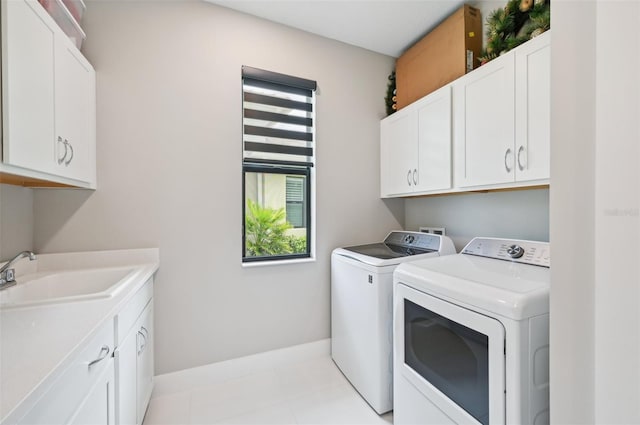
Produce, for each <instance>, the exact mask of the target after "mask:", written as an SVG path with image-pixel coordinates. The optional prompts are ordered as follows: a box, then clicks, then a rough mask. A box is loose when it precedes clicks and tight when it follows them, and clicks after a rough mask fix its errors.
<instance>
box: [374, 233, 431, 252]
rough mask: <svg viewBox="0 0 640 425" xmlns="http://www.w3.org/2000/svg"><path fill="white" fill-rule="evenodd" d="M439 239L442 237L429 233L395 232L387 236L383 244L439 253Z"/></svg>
mask: <svg viewBox="0 0 640 425" xmlns="http://www.w3.org/2000/svg"><path fill="white" fill-rule="evenodd" d="M441 238H442V236H440V235H433V234H430V233H422V232H400V231H395V232H391V233H389V234H388V235H387V237H386V238H385V240H384V243H386V244H390V245H397V246H402V247H405V248H418V249H423V250H430V251H439V250H440V244H441Z"/></svg>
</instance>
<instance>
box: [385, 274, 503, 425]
mask: <svg viewBox="0 0 640 425" xmlns="http://www.w3.org/2000/svg"><path fill="white" fill-rule="evenodd" d="M394 300H395V301H394V303H395V314H394V331H395V332H394V352H395V362H396V368H395V370H396V372H397V373H400V374H401V375H402V377H401V378H404V379H406V380H408V381H409V382H411V383H412V384H413V386H414V387H415V389H417V390H418V391H419V392H421V393H422V394H423V396H424V397H426V398H427V399H429V401H430V402H431V403H432V404H433V405H434V406H435V407H437V409H439V410H440V411H441V412H442V413H444V414H445V415H446V416H447V417H449V418H450V419H451V420H452V421H453V422H454V423H475V424H483V425H488V424H489V423H491V424H504V423H505V392H504V391H505V354H504V338H505V331H504V327H503V326H502V324H501V323H500V322H499V321H498V320H496V319H493V318H491V317H488V316H485V315H483V314H480V313H477V312H475V311H472V310H468V309H466V308H463V307H460V306H458V305H455V304H452V303H449V302H446V301H443V300H441V299H439V298H436V297H433V296H431V295H428V294H425V293H423V292H419V291H416V290H414V289H412V288H410V287H408V286H406V285H403V284H397V285H396V287H395V295H394Z"/></svg>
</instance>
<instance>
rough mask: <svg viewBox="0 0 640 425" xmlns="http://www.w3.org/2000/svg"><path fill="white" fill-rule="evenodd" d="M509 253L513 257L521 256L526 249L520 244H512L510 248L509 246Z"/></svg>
mask: <svg viewBox="0 0 640 425" xmlns="http://www.w3.org/2000/svg"><path fill="white" fill-rule="evenodd" d="M507 254H509V257H511V258H520V257H522V256H523V255H524V249H522V247H521V246H520V245H510V246H509V248H507Z"/></svg>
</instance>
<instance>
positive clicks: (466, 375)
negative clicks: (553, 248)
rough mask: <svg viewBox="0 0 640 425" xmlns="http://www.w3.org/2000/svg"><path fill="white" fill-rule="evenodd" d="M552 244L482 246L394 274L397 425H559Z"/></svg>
mask: <svg viewBox="0 0 640 425" xmlns="http://www.w3.org/2000/svg"><path fill="white" fill-rule="evenodd" d="M549 267H550V248H549V244H548V243H546V242H532V241H520V240H508V239H493V238H475V239H473V240H472V241H471V242H470V243H469V244H468V245H467V246H466V247H465V248H464V249H463V250H462V252H461V253H460V254H458V255H451V256H446V257H440V258H433V259H427V260H421V261H417V262H411V263H406V264H402V265H400V266H398V267H397V269H396V271H395V273H394V346H393V348H394V356H395V357H394V358H395V360H394V424H400V425H401V424H412V425H416V424H436V423H437V424H483V425H488V424H544V423H549V287H550V285H549V274H550V273H549Z"/></svg>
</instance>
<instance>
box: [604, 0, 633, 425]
mask: <svg viewBox="0 0 640 425" xmlns="http://www.w3.org/2000/svg"><path fill="white" fill-rule="evenodd" d="M639 27H640V3H639V2H637V1H633V2H629V1H617V2H611V1H598V5H597V28H596V37H597V38H596V57H597V61H596V145H595V158H596V166H595V177H596V178H595V208H594V215H595V225H596V227H595V230H596V231H595V236H596V240H595V256H596V261H595V295H594V299H595V341H596V346H595V383H594V384H595V399H596V403H595V422H596V423H609V424H613V423H618V424H623V423H640V268H639V261H640V82H639V81H638V75H639V73H638V70H639V69H640V36H639V35H638V28H639Z"/></svg>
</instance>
